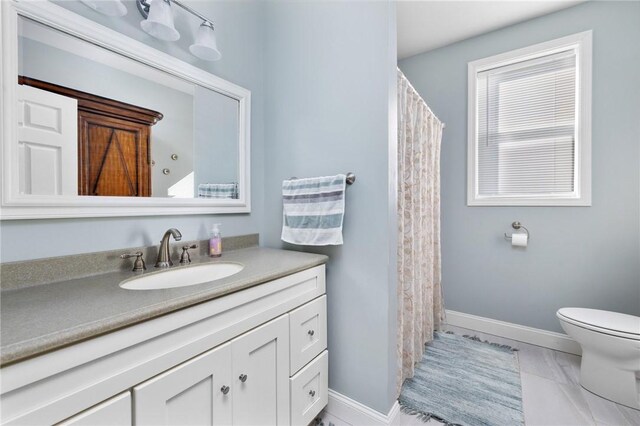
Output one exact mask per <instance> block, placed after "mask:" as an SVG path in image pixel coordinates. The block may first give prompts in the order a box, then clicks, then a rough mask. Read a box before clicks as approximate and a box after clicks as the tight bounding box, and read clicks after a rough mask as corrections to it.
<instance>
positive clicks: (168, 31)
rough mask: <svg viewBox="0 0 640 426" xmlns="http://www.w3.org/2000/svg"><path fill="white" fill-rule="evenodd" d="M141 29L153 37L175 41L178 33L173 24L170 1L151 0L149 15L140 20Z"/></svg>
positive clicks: (178, 36)
mask: <svg viewBox="0 0 640 426" xmlns="http://www.w3.org/2000/svg"><path fill="white" fill-rule="evenodd" d="M140 26H141V27H142V29H143V31H144V32H145V33H147V34H149V35H152V36H153V37H155V38H158V39H160V40H166V41H176V40H178V39H179V38H180V33H179V32H178V31H177V30H176V27H175V26H174V25H173V13H172V11H171V3H170V2H169V1H167V0H153V1H152V2H151V6H150V8H149V16H148V17H147V19H145V20H144V21H142V22H140Z"/></svg>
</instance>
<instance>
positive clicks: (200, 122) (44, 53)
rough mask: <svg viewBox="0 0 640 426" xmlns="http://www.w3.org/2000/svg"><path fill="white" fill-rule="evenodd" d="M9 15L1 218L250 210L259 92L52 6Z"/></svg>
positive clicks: (22, 7) (15, 7) (19, 7)
mask: <svg viewBox="0 0 640 426" xmlns="http://www.w3.org/2000/svg"><path fill="white" fill-rule="evenodd" d="M1 13H2V35H1V37H2V52H3V53H2V84H3V90H2V99H1V102H2V103H1V106H2V161H1V164H2V212H1V213H2V219H30V218H55V217H61V218H62V217H99V216H131V215H159V214H203V213H244V212H249V211H250V197H251V194H250V122H251V119H250V113H251V93H250V91H249V90H247V89H245V88H242V87H240V86H238V85H236V84H233V83H231V82H229V81H227V80H224V79H221V78H219V77H217V76H215V75H213V74H210V73H208V72H206V71H204V70H202V69H199V68H197V67H194V66H192V65H190V64H187V63H185V62H182V61H180V60H178V59H176V58H174V57H172V56H170V55H167V54H165V53H163V52H160V51H157V50H155V49H153V48H151V47H149V46H147V45H145V44H143V43H140V42H138V41H136V40H133V39H131V38H129V37H127V36H124V35H122V34H120V33H118V32H116V31H113V30H111V29H109V28H106V27H103V26H101V25H99V24H97V23H95V22H93V21H91V20H88V19H86V18H83V17H81V16H79V15H76V14H74V13H73V12H70V11H68V10H66V9H64V8H61V7H60V6H57V5H55V4H52V3H50V2H45V1H37V2H29V1H16V0H12V1H6V2H2V11H1Z"/></svg>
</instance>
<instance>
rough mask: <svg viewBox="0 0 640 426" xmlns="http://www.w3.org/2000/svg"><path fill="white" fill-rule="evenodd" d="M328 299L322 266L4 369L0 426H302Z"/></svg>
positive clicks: (317, 398) (320, 403) (318, 393)
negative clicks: (38, 425) (51, 425)
mask: <svg viewBox="0 0 640 426" xmlns="http://www.w3.org/2000/svg"><path fill="white" fill-rule="evenodd" d="M324 293H325V271H324V266H323V265H321V266H317V267H313V268H311V269H307V270H304V271H301V272H298V273H295V274H292V275H289V276H285V277H283V278H279V279H276V280H273V281H269V282H267V283H264V284H260V285H256V286H254V287H250V288H247V289H245V290H242V291H238V292H235V293H231V294H229V295H227V296H224V297H220V298H218V299H213V300H211V301H208V302H204V303H201V304H198V305H195V306H191V307H188V308H185V309H182V310H179V311H176V312H174V313H171V314H167V315H164V316H161V317H158V318H156V319H152V320H149V321H146V322H142V323H139V324H136V325H132V326H129V327H126V328H124V329H122V330H119V331H115V332H113V333H109V334H106V335H103V336H99V337H95V338H92V339H89V340H86V341H84V342H80V343H77V344H74V345H71V346H68V347H65V348H62V349H59V350H56V351H53V352H49V353H46V354H43V355H40V356H38V357H35V358H31V359H27V360H25V361H22V362H19V363H16V364H12V365H9V366H6V367H3V368H2V370H0V372H1V373H2V378H3V385H2V394H1V395H0V408H1V411H0V412H1V416H2V417H1V420H2V424H12V425H26V424H41V425H44V424H56V423H59V422H62V424H65V425H69V426H70V425H73V426H81V425H101V424H105V425H106V424H108V425H116V426H120V425H123V426H124V425H132V424H135V425H136V426H146V425H148V426H151V425H153V426H162V425H240V426H245V425H246V426H248V425H251V426H259V425H278V426H280V425H296V426H297V425H301V426H306V425H308V424H309V423H310V422H311V421H312V420H313V418H314V417H315V416H316V415H317V414H318V413H319V412H320V411H321V410H322V409H323V408H324V407H325V406H326V404H327V397H328V383H327V374H328V363H327V359H328V355H327V350H326V347H327V344H326V330H327V325H326V321H327V316H326V296H324Z"/></svg>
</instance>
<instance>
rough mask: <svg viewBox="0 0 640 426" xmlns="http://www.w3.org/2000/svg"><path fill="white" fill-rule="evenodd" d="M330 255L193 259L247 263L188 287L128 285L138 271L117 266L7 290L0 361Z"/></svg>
mask: <svg viewBox="0 0 640 426" xmlns="http://www.w3.org/2000/svg"><path fill="white" fill-rule="evenodd" d="M327 259H328V258H327V256H324V255H319V254H310V253H302V252H296V251H287V250H277V249H269V248H262V247H251V248H246V249H241V250H234V251H229V252H226V253H224V254H223V256H222V257H221V258H219V259H215V260H214V259H211V258H208V257H199V258H196V259H194V261H193V263H192V264H191V266H194V265H198V264H202V263H210V262H225V261H227V262H239V263H242V264H243V265H244V269H243V270H242V271H240V272H238V273H237V274H235V275H232V276H230V277H227V278H223V279H220V280H216V281H213V282H209V283H205V284H198V285H193V286H188V287H179V288H172V289H162V290H125V289H122V288H120V286H119V284H120V282H122V281H123V280H126V279H128V278H132V277H134V276H137V275H139V274H135V273H133V272H131V271H118V272H110V273H103V274H100V275H93V276H88V277H83V278H75V279H70V280H66V281H59V282H54V283H49V284H42V285H37V286H32V287H25V288H19V289H14V290H3V291H2V292H1V293H0V344H1V347H0V366H4V365H7V364H10V363H14V362H17V361H20V360H23V359H26V358H30V357H34V356H37V355H40V354H43V353H45V352H49V351H51V350H54V349H58V348H61V347H63V346H67V345H70V344H73V343H77V342H80V341H82V340H86V339H90V338H92V337H96V336H98V335H101V334H105V333H108V332H111V331H114V330H117V329H120V328H123V327H127V326H130V325H132V324H136V323H139V322H141V321H145V320H148V319H151V318H155V317H158V316H160V315H164V314H166V313H169V312H173V311H176V310H178V309H182V308H185V307H188V306H191V305H194V304H196V303H200V302H203V301H206V300H211V299H215V298H217V297H221V296H224V295H227V294H230V293H233V292H236V291H239V290H242V289H245V288H248V287H252V286H255V285H258V284H262V283H265V282H267V281H271V280H274V279H277V278H281V277H283V276H286V275H290V274H292V273H295V272H299V271H302V270H305V269H309V268H312V267H314V266H318V265H321V264H324V263H326V261H327ZM177 267H181V266H177ZM184 267H187V268H188V266H184ZM174 268H175V266H174ZM150 273H158V271H157V270H154V268H153V266H151V267H149V268H148V270H147V271H146V272H145V274H150ZM160 273H161V272H160Z"/></svg>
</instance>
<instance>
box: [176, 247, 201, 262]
mask: <svg viewBox="0 0 640 426" xmlns="http://www.w3.org/2000/svg"><path fill="white" fill-rule="evenodd" d="M195 248H198V245H197V244H191V245H190V246H189V245H186V246H182V254H181V255H180V264H181V265H185V264H188V263H191V255H190V254H189V249H195Z"/></svg>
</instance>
